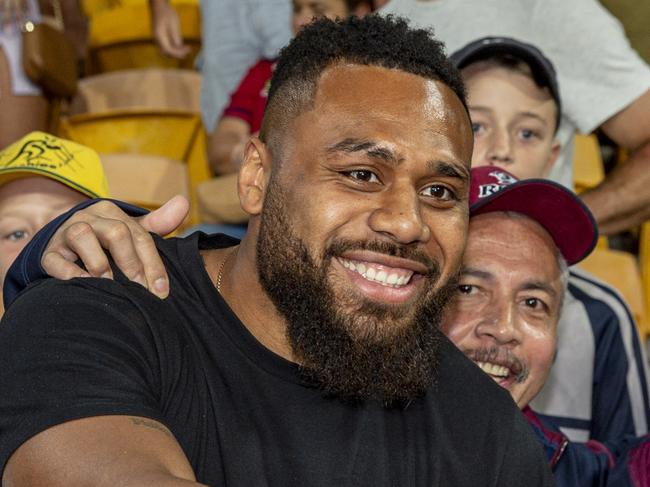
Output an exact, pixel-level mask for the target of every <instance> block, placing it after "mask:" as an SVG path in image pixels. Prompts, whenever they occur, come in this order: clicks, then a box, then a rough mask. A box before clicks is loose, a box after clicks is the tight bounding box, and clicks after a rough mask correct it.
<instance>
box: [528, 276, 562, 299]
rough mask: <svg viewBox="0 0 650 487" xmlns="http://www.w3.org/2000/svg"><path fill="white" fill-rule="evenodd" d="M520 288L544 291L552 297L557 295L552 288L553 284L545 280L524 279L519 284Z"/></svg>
mask: <svg viewBox="0 0 650 487" xmlns="http://www.w3.org/2000/svg"><path fill="white" fill-rule="evenodd" d="M521 290H522V291H544V292H545V293H547V294H549V295H550V296H552V297H554V298H555V297H557V295H558V293H557V291H556V290H555V289H553V286H551V285H550V284H549V283H547V282H544V281H538V280H531V281H526V282H525V283H524V284H523V285H522V286H521Z"/></svg>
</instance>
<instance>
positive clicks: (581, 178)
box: [573, 134, 609, 249]
mask: <svg viewBox="0 0 650 487" xmlns="http://www.w3.org/2000/svg"><path fill="white" fill-rule="evenodd" d="M604 179H605V167H604V164H603V158H602V155H601V153H600V146H599V145H598V138H597V137H596V136H595V135H593V134H592V135H580V134H576V136H575V153H574V155H573V186H574V189H575V192H576V193H582V192H583V191H585V190H587V189H590V188H594V187H596V186H598V185H599V184H600V183H601V182H602V181H603V180H604ZM597 248H599V249H607V248H609V245H608V243H607V237H604V236H602V237H600V238H599V239H598V244H597Z"/></svg>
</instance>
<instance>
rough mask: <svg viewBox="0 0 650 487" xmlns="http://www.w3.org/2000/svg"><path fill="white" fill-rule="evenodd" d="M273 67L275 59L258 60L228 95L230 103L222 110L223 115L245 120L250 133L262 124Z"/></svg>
mask: <svg viewBox="0 0 650 487" xmlns="http://www.w3.org/2000/svg"><path fill="white" fill-rule="evenodd" d="M274 67H275V61H270V60H268V59H262V60H260V61H258V62H257V64H255V65H254V66H253V67H252V68H251V69H250V70H249V71H248V73H246V76H244V79H242V81H241V83H240V84H239V86H238V87H237V89H236V90H235V91H234V92H233V93H232V95H230V104H229V105H228V106H227V107H226V109H225V110H224V112H223V115H224V116H229V117H237V118H240V119H242V120H243V121H244V122H246V123H247V124H248V125H249V126H250V130H251V133H252V134H254V133H255V132H257V131H259V129H260V127H261V126H262V117H264V108H265V107H266V99H267V98H268V95H269V86H270V85H271V74H272V73H273V69H274Z"/></svg>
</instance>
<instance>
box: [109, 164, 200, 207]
mask: <svg viewBox="0 0 650 487" xmlns="http://www.w3.org/2000/svg"><path fill="white" fill-rule="evenodd" d="M101 159H102V165H103V166H104V172H105V173H106V178H107V180H108V187H109V189H110V191H111V197H113V198H115V199H118V200H122V201H128V202H129V203H133V204H135V205H138V206H142V207H143V208H147V209H149V210H155V209H156V208H158V207H160V206H162V204H163V203H165V202H166V201H167V200H169V199H170V198H171V197H173V196H175V195H177V194H181V195H183V196H185V197H186V198H189V180H188V174H187V170H186V168H185V165H184V164H183V163H182V162H179V161H176V160H173V159H168V158H166V157H161V156H150V155H144V154H103V155H102V156H101Z"/></svg>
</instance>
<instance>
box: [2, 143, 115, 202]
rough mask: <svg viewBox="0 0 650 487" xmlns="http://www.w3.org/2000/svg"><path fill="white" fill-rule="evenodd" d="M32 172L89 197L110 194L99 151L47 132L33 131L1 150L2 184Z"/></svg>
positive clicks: (104, 196)
mask: <svg viewBox="0 0 650 487" xmlns="http://www.w3.org/2000/svg"><path fill="white" fill-rule="evenodd" d="M30 175H34V176H44V177H46V178H50V179H54V180H56V181H59V182H60V183H63V184H65V185H66V186H69V187H70V188H72V189H75V190H77V191H79V192H80V193H83V194H85V195H86V196H88V197H90V198H108V183H107V182H106V176H105V175H104V169H103V168H102V163H101V161H100V159H99V155H98V154H97V152H95V151H94V150H92V149H91V148H89V147H86V146H83V145H80V144H77V143H75V142H71V141H69V140H65V139H61V138H59V137H55V136H53V135H50V134H46V133H44V132H31V133H30V134H27V135H26V136H24V137H23V138H22V139H20V140H19V141H17V142H14V143H13V144H11V145H10V146H9V147H7V148H6V149H4V150H2V151H0V185H2V184H5V183H8V182H9V181H12V180H14V179H18V178H21V177H26V176H30Z"/></svg>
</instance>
